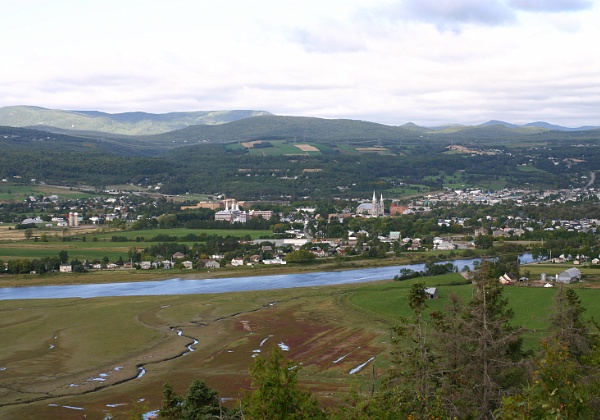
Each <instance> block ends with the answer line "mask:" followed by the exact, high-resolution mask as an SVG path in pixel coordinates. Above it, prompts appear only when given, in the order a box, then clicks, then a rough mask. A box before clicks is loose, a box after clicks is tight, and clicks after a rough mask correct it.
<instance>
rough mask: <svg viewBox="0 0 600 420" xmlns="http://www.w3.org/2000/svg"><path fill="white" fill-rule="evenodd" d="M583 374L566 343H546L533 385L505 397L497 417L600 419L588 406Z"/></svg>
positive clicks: (546, 341) (550, 341)
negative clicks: (582, 379) (582, 378)
mask: <svg viewBox="0 0 600 420" xmlns="http://www.w3.org/2000/svg"><path fill="white" fill-rule="evenodd" d="M582 374H583V371H582V368H581V366H578V365H577V364H576V363H575V362H574V361H573V360H572V356H571V354H570V353H569V350H568V347H567V346H566V345H565V344H564V343H560V342H558V341H556V340H553V339H550V340H545V341H544V342H543V343H542V355H541V357H540V359H539V360H538V362H537V366H536V370H535V371H534V373H533V381H532V382H531V385H529V386H527V387H526V388H525V389H524V390H523V392H522V393H520V394H517V395H514V396H510V397H506V398H504V399H503V401H502V407H501V408H500V409H499V410H498V411H497V412H496V415H497V417H498V418H501V419H530V418H531V419H574V418H598V417H597V415H592V413H591V411H590V410H589V407H588V406H587V404H586V402H587V401H588V398H589V395H588V392H587V391H586V388H585V386H584V385H583V383H582V381H581V377H582ZM596 414H597V413H596Z"/></svg>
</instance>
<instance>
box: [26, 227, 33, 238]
mask: <svg viewBox="0 0 600 420" xmlns="http://www.w3.org/2000/svg"><path fill="white" fill-rule="evenodd" d="M32 236H33V229H31V228H29V229H25V239H27V240H29V239H31V237H32Z"/></svg>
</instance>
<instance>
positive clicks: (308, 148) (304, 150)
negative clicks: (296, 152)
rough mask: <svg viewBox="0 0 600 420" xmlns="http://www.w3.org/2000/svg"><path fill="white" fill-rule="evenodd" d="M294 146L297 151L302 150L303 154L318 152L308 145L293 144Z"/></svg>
mask: <svg viewBox="0 0 600 420" xmlns="http://www.w3.org/2000/svg"><path fill="white" fill-rule="evenodd" d="M294 146H296V147H297V148H298V149H300V150H302V151H303V152H318V151H319V149H317V148H316V147H315V146H311V145H310V144H295V145H294Z"/></svg>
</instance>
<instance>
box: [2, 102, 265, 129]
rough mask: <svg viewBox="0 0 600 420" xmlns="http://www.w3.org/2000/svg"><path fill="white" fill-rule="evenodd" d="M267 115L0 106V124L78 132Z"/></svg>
mask: <svg viewBox="0 0 600 420" xmlns="http://www.w3.org/2000/svg"><path fill="white" fill-rule="evenodd" d="M264 114H268V113H267V112H265V111H246V110H235V111H206V112H203V111H199V112H169V113H166V114H151V113H147V112H124V113H118V114H109V113H106V112H98V111H67V110H56V109H46V108H39V107H31V106H9V107H4V108H0V125H6V126H12V127H32V128H35V127H38V126H41V127H54V128H61V129H64V130H73V131H78V132H85V131H95V132H105V133H113V134H124V135H145V134H157V133H164V132H168V131H173V130H178V129H181V128H184V127H187V126H190V125H197V124H206V125H213V124H224V123H228V122H231V121H236V120H239V119H242V118H248V117H253V116H257V115H264Z"/></svg>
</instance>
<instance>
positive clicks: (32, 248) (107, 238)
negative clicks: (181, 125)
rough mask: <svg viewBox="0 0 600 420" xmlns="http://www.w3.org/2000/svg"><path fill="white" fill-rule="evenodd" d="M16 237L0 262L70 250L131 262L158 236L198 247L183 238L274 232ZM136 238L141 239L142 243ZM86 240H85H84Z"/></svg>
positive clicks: (2, 248) (3, 245) (37, 232)
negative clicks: (118, 239)
mask: <svg viewBox="0 0 600 420" xmlns="http://www.w3.org/2000/svg"><path fill="white" fill-rule="evenodd" d="M10 232H11V233H12V234H16V235H18V236H19V240H17V241H14V240H11V241H6V240H5V241H0V259H1V260H4V261H8V260H11V259H21V258H28V259H34V258H44V257H54V256H57V255H58V253H59V252H60V251H67V252H68V253H69V258H70V259H75V258H77V259H79V260H80V261H82V260H84V259H86V258H87V259H89V260H94V259H102V258H104V257H108V258H109V259H110V260H111V261H116V260H117V259H118V258H119V257H121V258H123V259H124V260H127V258H128V256H127V254H128V251H129V249H130V248H132V247H135V248H140V249H141V248H148V247H151V246H152V245H157V244H158V243H159V242H160V241H155V242H151V241H150V240H151V239H152V238H154V237H156V236H158V235H168V236H176V237H178V238H180V239H179V240H178V241H177V242H178V243H181V244H185V245H187V246H189V247H191V246H193V245H194V242H193V241H185V240H183V237H185V236H186V235H188V234H194V235H200V234H201V233H206V234H207V235H218V236H223V237H227V236H234V237H239V238H243V237H246V236H250V238H252V239H258V238H260V237H265V236H270V235H271V231H269V230H247V229H239V230H238V229H235V230H234V229H231V230H226V229H218V230H210V229H185V228H179V229H149V230H143V231H131V230H125V231H108V232H106V231H103V230H99V231H95V232H90V231H86V232H85V233H78V231H77V230H71V231H70V234H71V236H69V239H70V240H68V241H63V240H62V232H58V231H56V230H47V229H34V233H33V236H32V238H33V237H38V238H39V237H41V235H42V234H44V233H45V234H46V235H47V237H48V241H47V242H42V241H37V242H34V240H33V239H30V240H28V241H26V240H23V235H24V231H17V230H12V231H10ZM113 236H117V237H125V238H127V239H128V241H127V242H112V241H111V238H112V237H113ZM136 238H140V240H139V241H137V240H136ZM84 239H85V241H84Z"/></svg>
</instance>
